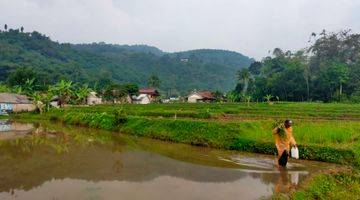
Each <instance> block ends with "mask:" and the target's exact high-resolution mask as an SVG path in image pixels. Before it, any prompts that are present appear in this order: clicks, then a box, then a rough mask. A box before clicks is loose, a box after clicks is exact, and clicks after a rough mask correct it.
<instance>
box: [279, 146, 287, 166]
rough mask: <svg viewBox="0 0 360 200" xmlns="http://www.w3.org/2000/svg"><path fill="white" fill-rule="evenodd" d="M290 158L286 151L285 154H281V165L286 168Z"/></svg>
mask: <svg viewBox="0 0 360 200" xmlns="http://www.w3.org/2000/svg"><path fill="white" fill-rule="evenodd" d="M288 158H289V153H288V152H287V151H286V150H285V151H283V153H282V154H281V156H280V158H279V161H278V162H279V165H280V166H283V167H286V164H287V162H288Z"/></svg>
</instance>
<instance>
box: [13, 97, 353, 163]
mask: <svg viewBox="0 0 360 200" xmlns="http://www.w3.org/2000/svg"><path fill="white" fill-rule="evenodd" d="M273 107H274V108H273ZM266 108H267V110H266V111H262V110H263V109H266ZM313 109H315V113H316V114H317V115H316V117H317V118H318V119H320V120H315V118H312V117H313V116H311V115H310V114H311V113H314V111H312V110H313ZM335 110H336V111H337V112H338V115H336V112H335ZM235 111H236V112H235ZM293 112H294V113H296V115H298V116H301V117H300V118H294V121H295V124H294V132H295V133H294V135H295V138H296V140H297V143H298V144H299V148H300V157H301V158H303V159H309V160H319V161H326V162H334V163H345V164H351V165H353V166H359V163H360V162H359V161H360V157H359V155H360V153H359V152H360V148H359V147H360V145H359V142H358V141H359V137H360V134H359V133H360V121H358V120H357V119H359V118H358V114H359V113H360V106H358V105H348V104H307V103H301V104H296V103H283V104H274V105H272V106H269V105H268V104H266V103H261V104H252V105H251V107H248V106H247V105H246V104H163V105H161V104H160V105H159V104H153V105H147V106H144V105H123V106H122V105H118V106H115V105H112V106H105V105H102V106H92V107H72V108H67V109H64V110H56V109H54V110H51V111H50V112H48V113H46V114H44V115H34V114H26V113H24V114H22V115H20V116H17V117H21V118H37V119H52V120H59V121H63V122H65V123H68V124H75V125H83V126H91V127H96V128H101V129H107V130H116V131H121V132H125V133H128V134H131V135H137V136H144V137H151V138H156V139H161V140H166V141H174V142H179V143H187V144H192V145H202V146H210V147H215V148H223V149H232V150H242V151H249V152H257V153H265V154H275V153H276V151H275V146H274V143H273V138H272V133H271V130H272V127H273V122H274V121H275V120H278V119H279V117H283V119H284V118H285V116H286V115H285V114H288V115H290V114H289V113H293ZM334 112H335V114H334ZM227 113H231V114H227ZM264 113H268V114H267V115H263V114H264ZM341 113H347V116H348V117H349V118H351V120H347V121H341V120H339V119H342V118H343V116H342V115H341ZM333 114H334V115H333ZM332 115H333V116H332ZM175 116H176V118H175ZM273 116H276V117H273ZM290 116H295V115H294V114H293V115H290ZM307 116H309V119H310V120H309V119H304V118H305V117H307ZM330 116H332V118H330ZM259 118H260V120H259ZM255 119H256V120H255Z"/></svg>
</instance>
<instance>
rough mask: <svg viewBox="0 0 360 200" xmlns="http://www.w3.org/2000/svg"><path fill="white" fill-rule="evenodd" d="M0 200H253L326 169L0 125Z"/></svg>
mask: <svg viewBox="0 0 360 200" xmlns="http://www.w3.org/2000/svg"><path fill="white" fill-rule="evenodd" d="M0 163H1V165H0V199H34V200H42V199H46V200H47V199H52V200H61V199H76V200H78V199H90V200H95V199H126V200H127V199H136V200H137V199H139V200H142V199H146V200H152V199H156V200H158V199H171V200H177V199H190V200H191V199H206V200H211V199H259V198H267V197H270V196H271V195H272V194H274V193H277V192H288V191H289V190H290V189H292V188H294V187H296V186H298V185H299V184H301V182H302V181H303V180H304V179H305V178H306V177H307V176H309V175H310V174H312V173H314V172H316V171H318V170H321V169H325V168H330V167H334V166H333V165H330V164H327V163H320V162H310V161H298V160H296V161H295V160H290V163H289V165H288V167H287V169H278V168H277V167H276V166H275V164H274V163H275V156H266V155H260V154H249V153H241V152H236V151H222V150H216V149H211V148H205V147H194V146H189V145H183V144H175V143H169V142H162V141H157V140H151V139H146V138H137V137H131V136H127V135H123V134H120V133H112V132H107V131H101V130H96V129H90V128H83V127H75V126H65V125H63V124H57V123H54V122H36V123H24V122H22V123H20V122H10V121H0Z"/></svg>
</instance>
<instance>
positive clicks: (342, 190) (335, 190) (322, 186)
mask: <svg viewBox="0 0 360 200" xmlns="http://www.w3.org/2000/svg"><path fill="white" fill-rule="evenodd" d="M359 194H360V176H359V173H358V172H356V171H341V172H332V173H324V174H320V175H317V176H315V177H313V178H312V180H311V181H310V182H309V183H308V184H307V185H306V186H303V187H302V188H301V189H299V190H297V191H295V192H294V193H292V194H291V195H290V196H289V198H285V196H284V194H282V195H281V194H278V195H277V196H276V197H274V199H293V200H305V199H349V200H350V199H358V198H359Z"/></svg>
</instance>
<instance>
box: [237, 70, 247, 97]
mask: <svg viewBox="0 0 360 200" xmlns="http://www.w3.org/2000/svg"><path fill="white" fill-rule="evenodd" d="M236 77H237V79H238V81H239V82H240V83H241V85H242V86H243V88H242V93H246V91H247V87H248V83H249V78H250V73H249V70H248V69H247V68H243V69H241V70H239V71H237V73H236Z"/></svg>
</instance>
